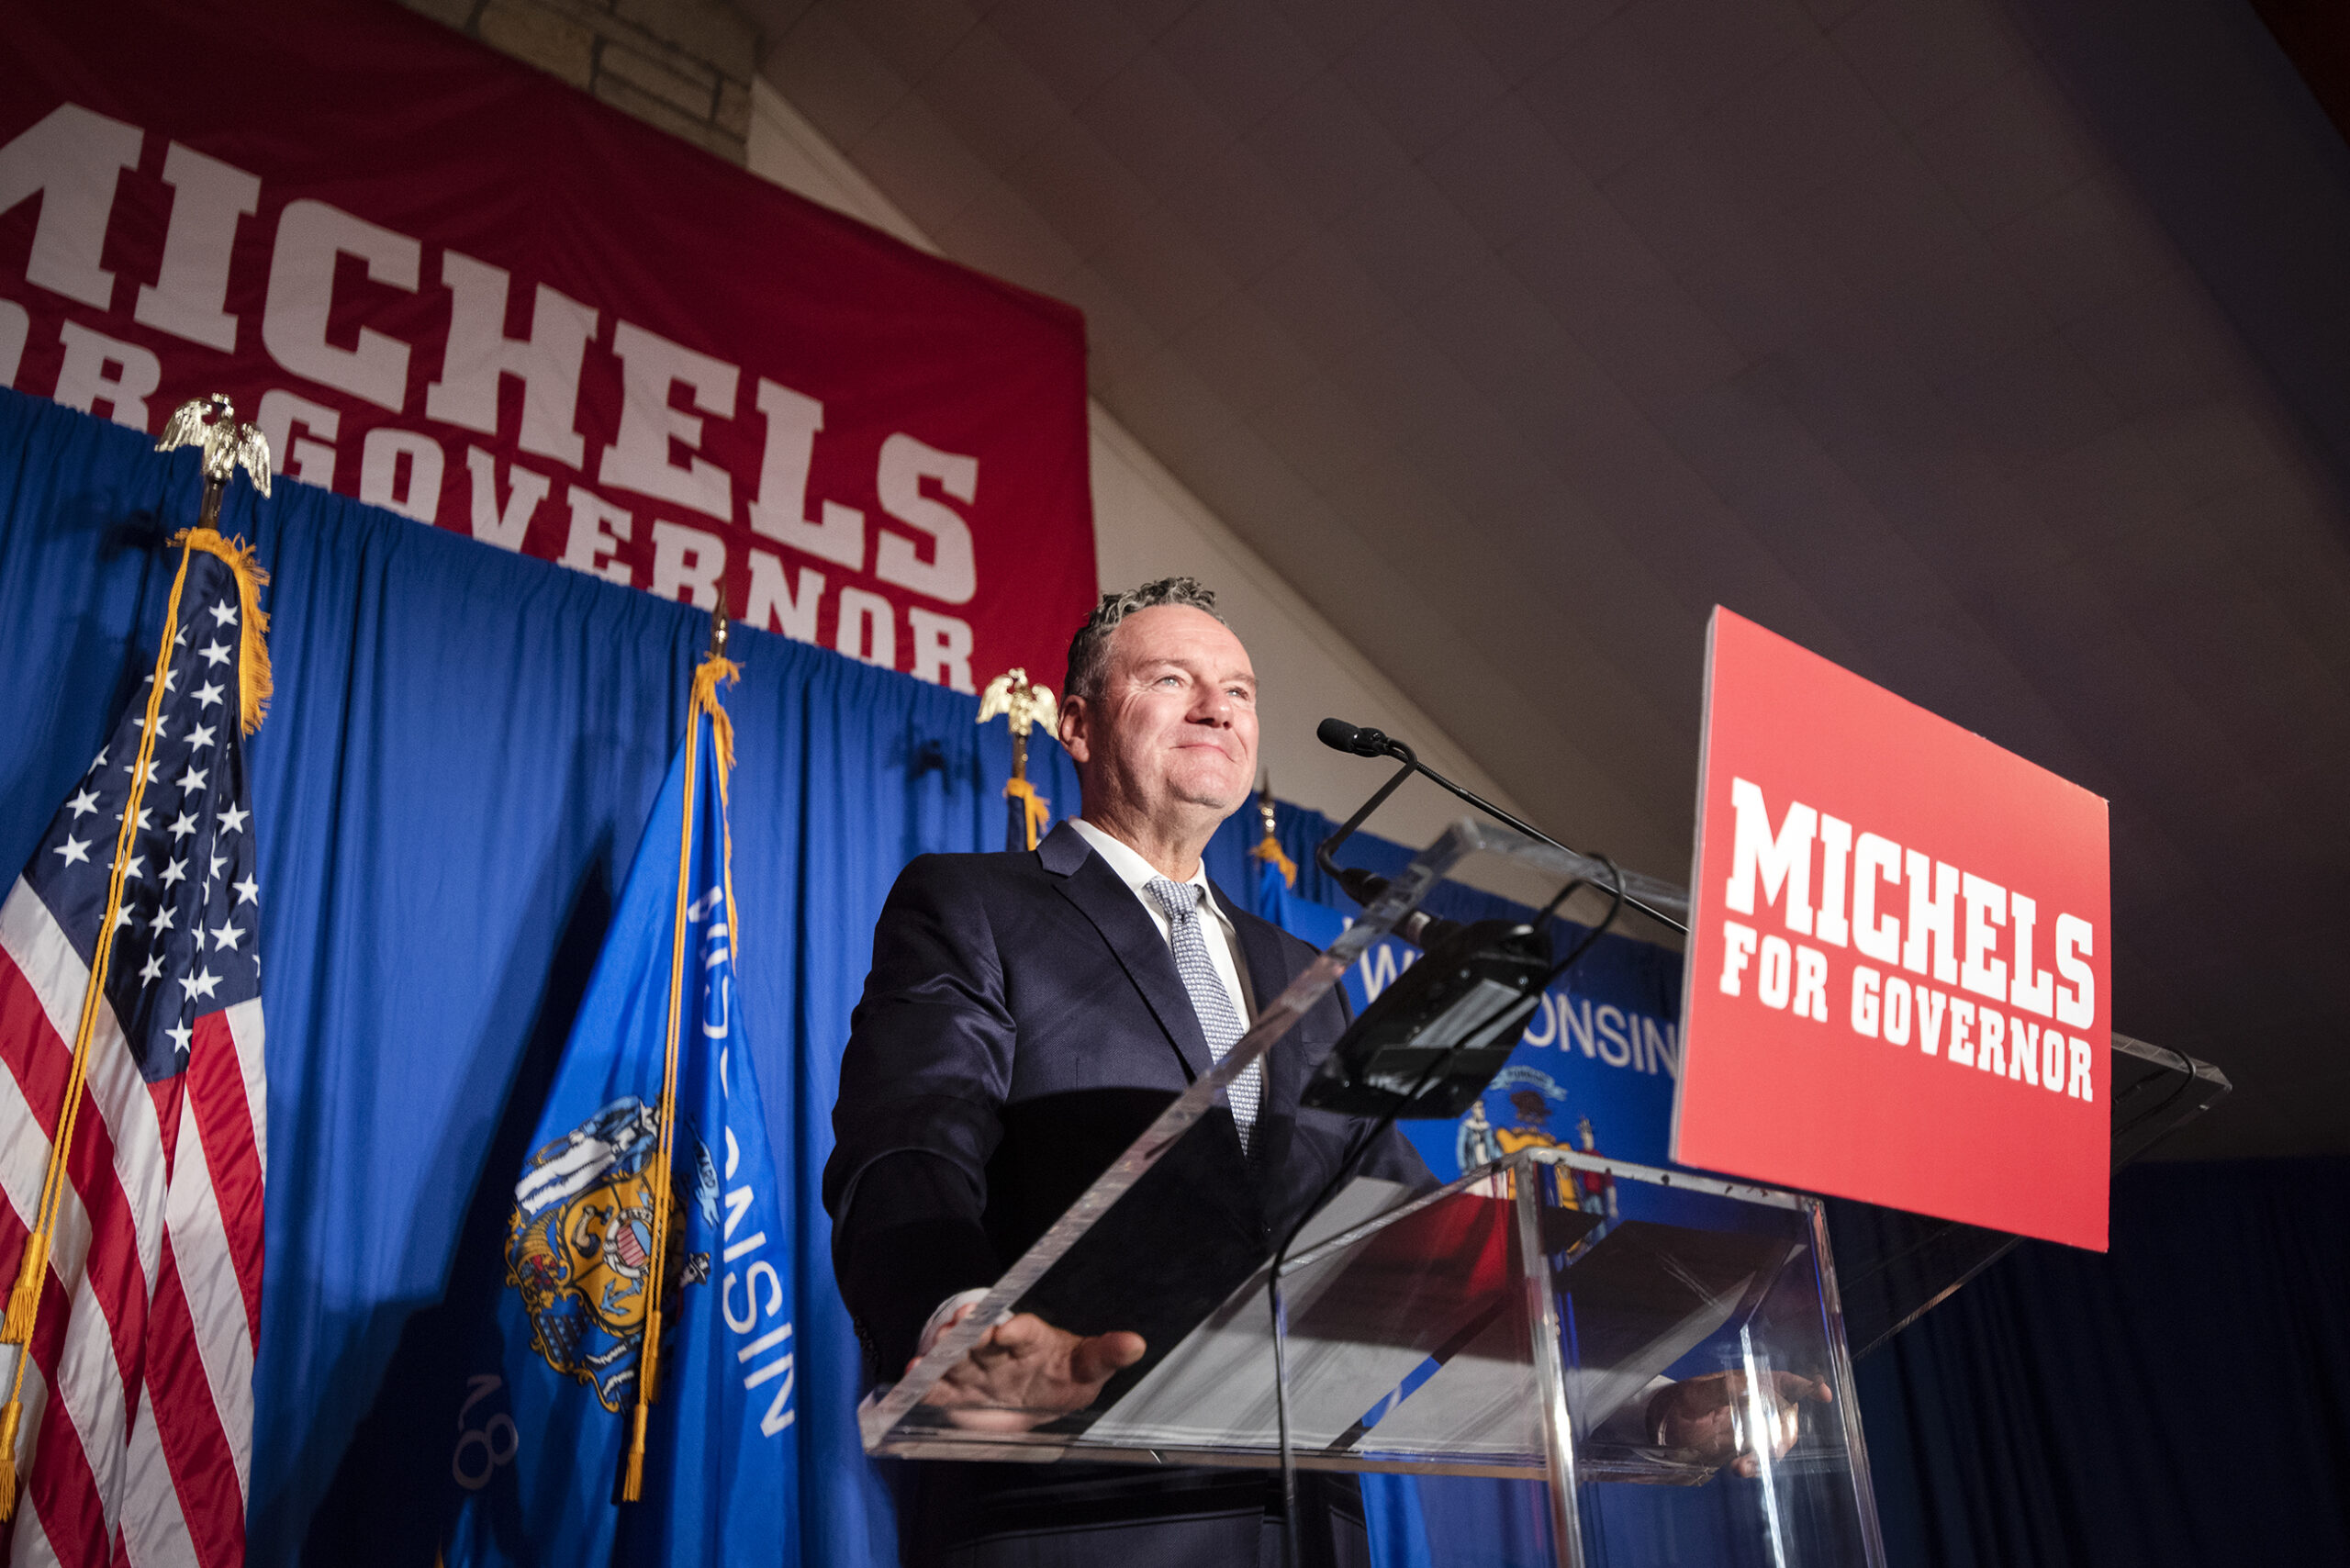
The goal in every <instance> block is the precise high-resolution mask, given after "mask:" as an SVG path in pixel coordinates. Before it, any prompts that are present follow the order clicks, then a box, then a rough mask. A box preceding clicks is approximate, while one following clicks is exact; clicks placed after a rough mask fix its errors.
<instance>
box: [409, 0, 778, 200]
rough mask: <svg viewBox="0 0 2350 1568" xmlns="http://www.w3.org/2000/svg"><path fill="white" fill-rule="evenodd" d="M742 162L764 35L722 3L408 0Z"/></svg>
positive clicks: (689, 0) (423, 10) (519, 57)
mask: <svg viewBox="0 0 2350 1568" xmlns="http://www.w3.org/2000/svg"><path fill="white" fill-rule="evenodd" d="M401 3H402V4H403V5H405V6H408V9H409V10H411V11H417V12H420V13H422V14H423V15H425V16H428V17H432V18H433V19H434V20H435V21H440V22H445V23H447V24H448V25H449V26H450V27H453V28H456V29H457V30H458V31H459V32H462V33H464V34H466V35H467V36H468V37H471V38H476V39H480V40H481V41H482V42H484V43H486V44H487V45H489V46H490V47H491V48H492V49H495V50H498V51H500V52H501V53H505V54H510V55H512V56H513V57H514V58H515V59H517V60H520V61H523V62H527V63H529V64H532V65H535V66H537V67H538V68H539V69H540V70H542V71H545V72H549V73H553V74H554V75H556V76H560V77H562V78H563V79H564V80H565V81H566V82H568V83H570V84H572V85H573V86H575V87H577V88H579V89H580V90H581V91H583V92H588V93H593V94H595V95H596V96H598V97H599V98H601V99H603V100H604V102H606V103H608V104H610V105H611V106H613V107H615V108H618V109H624V110H626V111H627V112H628V113H630V114H632V115H634V116H635V117H636V118H639V119H641V120H643V121H645V122H647V123H648V124H652V125H657V126H659V127H660V128H661V129H664V130H666V131H673V132H675V133H676V134H677V135H679V136H682V137H684V138H685V139H686V140H688V141H690V142H692V143H694V144H695V145H696V146H698V147H706V148H708V149H709V150H710V151H712V152H715V153H717V154H718V155H719V156H720V157H722V158H723V159H725V160H727V161H728V162H732V163H741V162H744V151H745V146H746V143H747V140H748V138H749V136H750V129H751V67H752V63H753V62H754V60H755V57H756V54H757V47H758V35H757V32H756V31H755V29H754V28H753V27H752V25H751V24H750V22H748V21H747V20H745V19H744V17H742V16H740V15H739V14H737V13H736V12H735V11H734V10H733V7H732V6H727V5H725V4H722V3H717V0H401Z"/></svg>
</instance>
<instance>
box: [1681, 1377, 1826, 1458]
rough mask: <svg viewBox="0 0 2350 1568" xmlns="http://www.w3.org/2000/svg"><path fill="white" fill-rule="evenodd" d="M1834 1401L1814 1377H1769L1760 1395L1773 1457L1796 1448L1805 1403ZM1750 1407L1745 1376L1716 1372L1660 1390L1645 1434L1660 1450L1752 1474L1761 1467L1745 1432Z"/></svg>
mask: <svg viewBox="0 0 2350 1568" xmlns="http://www.w3.org/2000/svg"><path fill="white" fill-rule="evenodd" d="M1835 1397H1836V1392H1835V1390H1833V1389H1831V1388H1830V1387H1829V1386H1828V1384H1826V1383H1822V1382H1820V1381H1819V1380H1818V1378H1811V1377H1805V1376H1803V1375H1802V1374H1800V1373H1798V1372H1773V1373H1771V1374H1770V1377H1769V1379H1768V1381H1767V1383H1766V1384H1765V1386H1764V1388H1763V1390H1762V1404H1763V1409H1764V1415H1765V1421H1766V1424H1767V1425H1768V1428H1769V1430H1770V1438H1771V1457H1772V1458H1773V1459H1784V1458H1785V1457H1786V1453H1787V1450H1789V1449H1791V1448H1793V1447H1795V1446H1796V1435H1797V1434H1798V1433H1799V1432H1800V1431H1801V1429H1802V1411H1801V1406H1802V1404H1803V1402H1804V1401H1805V1400H1811V1401H1814V1402H1815V1403H1818V1404H1821V1405H1825V1404H1828V1403H1830V1401H1832V1400H1833V1399H1834V1398H1835ZM1752 1408H1753V1407H1752V1406H1751V1404H1750V1403H1749V1394H1748V1390H1747V1383H1746V1374H1745V1373H1744V1372H1714V1373H1712V1374H1710V1375H1709V1376H1706V1377H1693V1378H1690V1379H1688V1380H1687V1381H1685V1382H1683V1383H1674V1384H1673V1386H1672V1387H1670V1388H1662V1389H1659V1390H1658V1391H1657V1392H1656V1394H1654V1395H1652V1396H1651V1398H1650V1400H1649V1406H1648V1424H1649V1430H1650V1432H1651V1433H1652V1434H1653V1435H1654V1436H1655V1438H1656V1440H1657V1444H1658V1446H1659V1447H1661V1448H1669V1449H1684V1450H1688V1451H1690V1452H1693V1453H1695V1454H1696V1455H1697V1456H1698V1457H1699V1458H1701V1459H1703V1460H1705V1461H1706V1462H1707V1463H1709V1464H1725V1463H1729V1462H1731V1461H1733V1460H1735V1461H1736V1463H1735V1464H1734V1465H1732V1468H1733V1469H1735V1470H1736V1471H1737V1473H1739V1474H1740V1475H1754V1474H1757V1473H1760V1472H1761V1470H1762V1462H1761V1461H1760V1460H1759V1459H1757V1458H1756V1457H1755V1451H1754V1450H1755V1448H1756V1444H1755V1441H1754V1434H1752V1433H1751V1432H1749V1431H1747V1430H1746V1427H1747V1424H1748V1418H1749V1417H1750V1415H1751V1411H1752Z"/></svg>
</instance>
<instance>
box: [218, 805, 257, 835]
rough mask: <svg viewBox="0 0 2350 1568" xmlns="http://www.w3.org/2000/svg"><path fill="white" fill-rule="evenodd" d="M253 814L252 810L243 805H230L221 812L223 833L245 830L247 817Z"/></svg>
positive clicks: (221, 829)
mask: <svg viewBox="0 0 2350 1568" xmlns="http://www.w3.org/2000/svg"><path fill="white" fill-rule="evenodd" d="M251 815H252V812H249V811H247V810H245V808H244V807H242V806H230V807H229V809H228V810H227V811H225V812H221V813H220V831H221V832H223V833H242V832H244V831H245V819H246V818H247V817H249V816H251Z"/></svg>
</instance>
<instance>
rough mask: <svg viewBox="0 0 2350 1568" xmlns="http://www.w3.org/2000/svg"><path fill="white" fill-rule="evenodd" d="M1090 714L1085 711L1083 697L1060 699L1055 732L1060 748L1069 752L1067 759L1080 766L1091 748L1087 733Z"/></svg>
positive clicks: (1083, 763)
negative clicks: (1057, 727) (1057, 724)
mask: <svg viewBox="0 0 2350 1568" xmlns="http://www.w3.org/2000/svg"><path fill="white" fill-rule="evenodd" d="M1091 716H1092V715H1091V714H1090V713H1089V712H1088V711H1086V701H1085V699H1084V698H1082V697H1064V698H1062V699H1061V718H1060V726H1059V729H1058V730H1057V739H1058V740H1059V741H1060V743H1061V749H1062V750H1063V751H1065V752H1067V753H1069V760H1070V761H1071V762H1074V763H1076V764H1077V765H1078V766H1080V767H1083V766H1084V765H1085V762H1086V759H1087V756H1088V755H1089V754H1090V753H1091V751H1092V749H1093V748H1092V746H1091V744H1090V743H1089V737H1088V734H1087V730H1088V724H1087V721H1088V720H1089V719H1090V718H1091Z"/></svg>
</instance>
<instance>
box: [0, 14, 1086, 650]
mask: <svg viewBox="0 0 2350 1568" xmlns="http://www.w3.org/2000/svg"><path fill="white" fill-rule="evenodd" d="M0 16H5V17H6V25H7V30H8V36H9V52H10V55H11V69H10V71H9V73H8V74H7V78H6V81H5V82H0V383H5V384H6V385H9V386H15V387H16V388H17V389H18V390H20V391H26V392H30V393H34V394H36V395H45V396H49V397H51V398H55V399H56V400H57V401H58V402H61V403H63V404H67V405H69V406H71V407H73V408H77V409H84V410H85V411H90V412H95V413H99V414H103V415H106V416H108V417H110V418H112V419H114V420H117V422H119V423H123V424H129V425H132V426H136V427H138V428H140V429H142V430H145V431H149V432H150V433H153V432H155V431H158V430H160V428H161V424H162V420H163V419H164V418H165V417H166V416H167V415H168V414H169V413H170V411H171V409H173V408H174V407H176V406H177V405H178V404H180V403H181V402H183V401H185V399H187V398H192V397H197V396H201V395H204V394H207V393H210V392H216V391H218V392H226V393H228V394H229V396H230V397H231V398H234V399H235V401H236V403H237V406H238V408H239V409H241V411H242V412H243V413H244V414H245V416H246V417H247V418H251V419H255V420H257V421H258V422H259V423H260V424H261V426H262V427H263V431H264V432H265V433H266V434H267V436H268V438H269V443H270V450H271V452H272V453H273V454H274V455H275V458H276V461H277V463H278V465H279V466H280V468H281V470H282V471H283V472H284V473H285V475H286V476H289V477H291V478H293V479H296V480H297V481H300V482H303V483H307V484H313V485H319V486H322V487H330V488H332V489H335V490H337V491H340V492H341V493H343V494H345V495H355V496H357V497H358V498H361V499H362V500H365V501H369V502H372V503H375V504H376V505H380V506H384V507H387V508H389V509H391V510H395V511H397V512H401V513H404V514H405V515H407V516H408V517H411V518H414V519H416V520H417V521H420V522H427V523H432V524H436V525H438V526H440V527H442V528H447V529H451V530H453V531H455V532H464V533H470V534H472V535H473V536H474V537H475V538H477V539H481V540H484V541H486V542H487V543H492V544H495V545H498V546H501V547H503V548H506V549H509V550H516V551H520V552H521V553H524V554H531V555H535V556H539V557H541V558H543V559H547V560H552V561H558V562H561V563H562V564H564V565H565V566H572V567H576V568H577V569H578V570H580V571H582V572H587V573H591V574H593V575H595V576H597V577H605V578H609V579H610V580H611V581H614V582H617V583H621V584H627V585H633V586H634V587H637V588H645V589H649V590H650V591H652V592H654V593H655V594H659V595H661V596H663V597H665V598H671V599H681V600H684V601H686V602H688V603H694V604H702V605H707V604H710V603H711V602H712V600H713V599H714V597H715V595H716V593H717V591H718V590H719V588H721V587H723V588H724V589H725V590H726V593H727V596H728V599H729V602H730V604H731V605H732V606H733V609H734V610H735V611H736V612H737V613H738V614H740V615H741V616H742V617H743V618H744V619H745V620H747V621H748V622H751V623H752V624H753V625H755V626H758V627H761V628H763V629H766V630H769V631H775V632H780V633H785V634H787V635H789V636H793V637H797V638H800V640H802V641H806V642H814V643H822V644H825V645H827V646H832V647H836V648H838V649H840V650H841V651H842V652H845V653H847V654H850V655H854V656H856V657H858V658H862V659H866V660H867V661H868V662H871V663H874V664H878V665H883V666H889V667H891V668H896V669H902V670H907V671H910V672H911V673H912V674H913V675H915V676H918V677H920V678H923V679H925V680H930V681H933V682H936V683H938V684H942V685H946V686H951V687H953V688H955V689H958V690H963V691H970V690H974V689H976V686H977V683H978V682H979V681H984V680H985V679H986V678H988V677H989V676H990V675H991V674H993V673H994V672H995V671H998V670H1001V669H1002V668H1004V667H1006V666H1011V665H1014V664H1024V665H1025V666H1028V667H1030V668H1036V669H1057V668H1058V667H1059V663H1060V658H1061V655H1062V653H1063V651H1064V650H1065V647H1066V644H1067V639H1068V635H1069V630H1070V628H1071V627H1073V626H1074V625H1075V624H1076V623H1077V622H1079V621H1081V620H1082V619H1083V617H1084V615H1085V612H1086V610H1087V609H1088V608H1089V607H1090V605H1091V600H1092V595H1093V591H1094V586H1095V585H1094V580H1093V579H1094V562H1093V538H1092V518H1091V499H1090V497H1089V493H1088V488H1087V470H1086V464H1087V433H1086V410H1085V344H1084V325H1083V321H1082V319H1081V318H1080V316H1079V315H1078V313H1077V312H1076V311H1075V310H1073V309H1070V308H1069V307H1067V306H1064V305H1061V304H1059V303H1057V302H1056V301H1053V300H1049V299H1045V298H1042V297H1038V296H1035V295H1031V294H1028V293H1025V292H1024V291H1022V290H1020V289H1016V288H1013V287H1012V286H1009V285H1005V284H1002V283H999V282H997V281H996V280H994V279H991V278H988V277H985V276H983V275H981V274H977V273H972V272H969V271H968V270H966V269H964V268H961V267H957V266H955V265H953V264H951V263H946V262H944V261H941V260H939V259H937V258H935V257H932V256H927V255H923V254H922V253H921V252H916V251H914V250H912V249H911V248H910V247H907V246H905V245H903V244H901V243H900V242H898V241H895V240H892V239H890V238H889V237H887V236H885V235H882V234H879V233H878V232H876V231H875V230H870V229H867V228H865V227H864V226H862V225H860V224H856V223H855V222H852V221H850V220H848V219H846V218H841V217H839V216H837V215H835V214H833V213H830V212H827V211H825V210H823V209H822V208H820V207H815V206H813V205H811V204H810V203H807V202H804V201H801V200H800V199H799V198H798V197H796V196H791V195H789V193H786V192H784V191H782V190H779V189H778V188H776V187H774V186H772V185H767V184H766V183H765V182H763V181H760V180H758V179H756V178H754V177H753V176H751V175H748V174H744V173H743V172H742V171H740V170H738V169H734V168H732V167H730V166H728V165H726V164H724V163H722V162H719V161H718V160H717V159H715V158H712V157H711V156H710V155H708V154H707V153H704V152H702V151H699V150H698V149H695V148H692V147H688V146H687V145H685V144H684V143H682V142H679V141H677V140H674V139H672V138H670V137H667V136H665V135H663V134H662V133H661V132H659V131H656V130H654V129H649V128H647V127H644V126H642V125H639V124H637V123H636V122H634V121H632V120H630V119H628V118H625V117H623V116H621V114H619V113H618V112H617V111H614V110H611V109H609V108H607V107H605V106H602V105H600V104H598V103H596V102H594V101H593V100H592V99H590V98H588V97H587V96H586V95H582V94H579V93H577V92H575V91H573V90H572V89H570V88H568V87H566V86H565V85H563V84H560V83H557V82H555V81H554V80H552V79H550V78H547V77H543V76H541V75H540V74H538V73H535V72H533V71H531V70H529V69H528V68H526V67H524V66H521V65H520V64H517V63H515V62H511V61H509V60H505V59H503V58H501V57H499V56H498V55H496V54H494V53H492V52H490V51H489V50H486V49H484V48H482V47H481V46H479V45H477V44H475V43H472V42H470V41H468V40H466V39H463V38H461V37H459V36H457V35H455V34H453V33H451V32H449V31H448V30H446V29H445V28H440V27H438V26H436V25H435V24H433V23H431V22H429V21H426V20H424V19H422V18H420V17H413V16H409V15H407V14H404V13H402V12H400V11H397V9H395V8H393V7H389V6H356V5H351V4H343V3H328V4H315V5H312V4H304V5H295V4H291V3H290V0H274V3H266V4H261V5H257V6H249V7H244V8H241V11H240V14H239V19H238V21H237V23H236V25H235V26H233V27H224V26H222V25H221V22H220V18H219V17H218V15H217V14H216V13H212V12H207V11H205V10H203V9H201V8H197V9H194V10H191V9H187V8H185V7H166V6H161V5H157V4H150V3H134V4H127V5H120V6H81V7H75V6H30V5H25V4H9V5H6V6H5V7H0ZM99 61H103V62H106V63H105V69H104V70H103V71H94V70H93V69H92V68H91V62H99Z"/></svg>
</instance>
